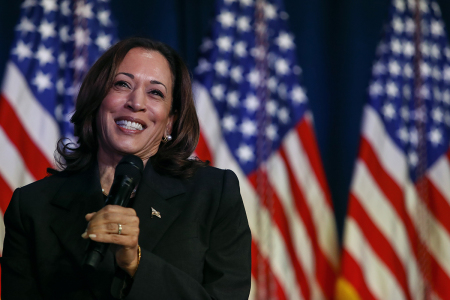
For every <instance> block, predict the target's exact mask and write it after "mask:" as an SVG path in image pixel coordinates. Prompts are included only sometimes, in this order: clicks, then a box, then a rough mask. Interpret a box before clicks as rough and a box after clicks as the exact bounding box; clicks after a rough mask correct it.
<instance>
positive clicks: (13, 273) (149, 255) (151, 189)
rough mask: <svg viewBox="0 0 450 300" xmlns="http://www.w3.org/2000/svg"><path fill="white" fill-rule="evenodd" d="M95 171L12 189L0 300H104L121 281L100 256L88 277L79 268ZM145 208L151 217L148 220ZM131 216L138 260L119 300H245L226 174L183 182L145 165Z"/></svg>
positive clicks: (239, 230) (246, 232)
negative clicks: (134, 218)
mask: <svg viewBox="0 0 450 300" xmlns="http://www.w3.org/2000/svg"><path fill="white" fill-rule="evenodd" d="M103 202H104V198H103V196H102V192H101V186H100V180H99V173H98V166H97V165H96V164H94V165H93V166H92V167H91V168H90V169H88V170H87V171H84V172H81V173H78V174H75V175H69V174H65V173H61V174H57V175H52V176H50V177H47V178H44V179H42V180H39V181H37V182H35V183H32V184H30V185H27V186H25V187H22V188H18V189H16V191H15V192H14V195H13V197H12V200H11V203H10V204H9V207H8V209H7V210H6V213H5V216H4V220H5V226H6V236H5V241H4V250H3V258H2V276H1V277H2V289H1V290H2V296H1V298H2V300H9V299H113V298H114V297H113V296H112V295H111V294H114V295H115V296H117V295H118V294H120V292H123V287H124V286H126V284H125V283H126V282H127V280H129V278H128V279H127V278H125V277H123V276H122V275H123V273H124V272H120V270H118V268H117V269H116V267H115V262H114V255H113V254H112V252H110V251H108V254H107V256H106V257H105V259H104V261H103V262H102V263H101V264H100V266H99V268H98V270H97V271H95V272H89V273H88V272H85V271H83V270H82V268H81V263H82V260H83V257H84V253H85V249H86V247H87V244H88V241H87V240H84V239H83V238H81V234H82V233H83V232H84V230H85V229H86V226H87V222H86V221H85V218H84V216H85V215H86V214H87V213H90V212H95V211H98V210H99V209H100V208H101V207H103ZM152 207H153V208H154V209H155V210H157V211H159V212H160V214H161V218H157V217H155V216H153V217H152V214H151V212H152ZM133 208H134V209H135V210H136V212H137V215H138V217H139V219H140V225H139V227H140V235H139V245H140V246H141V248H142V257H141V261H140V264H139V268H138V270H137V272H136V274H135V276H134V278H133V280H132V284H131V289H130V290H129V292H128V296H127V297H126V299H233V300H234V299H247V298H248V295H249V292H250V273H251V254H250V252H251V234H250V229H249V226H248V222H247V217H246V214H245V210H244V205H243V202H242V199H241V195H240V192H239V183H238V180H237V177H236V175H235V174H234V173H233V172H231V171H229V170H219V169H216V168H212V167H204V168H200V169H199V170H198V171H196V173H195V175H194V176H193V177H192V178H190V179H176V178H172V177H168V176H162V175H160V174H158V173H157V172H155V171H154V170H153V168H152V166H151V163H150V162H149V163H148V164H147V167H146V168H145V170H144V176H143V178H142V180H141V183H140V184H139V187H138V190H137V193H136V197H135V200H134V202H133Z"/></svg>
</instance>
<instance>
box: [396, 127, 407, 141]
mask: <svg viewBox="0 0 450 300" xmlns="http://www.w3.org/2000/svg"><path fill="white" fill-rule="evenodd" d="M397 136H398V138H399V139H400V140H401V141H402V142H403V143H407V142H408V140H409V133H408V130H407V129H406V128H405V127H403V126H402V127H400V128H399V129H398V131H397Z"/></svg>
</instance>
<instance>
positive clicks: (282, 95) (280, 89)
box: [277, 83, 287, 100]
mask: <svg viewBox="0 0 450 300" xmlns="http://www.w3.org/2000/svg"><path fill="white" fill-rule="evenodd" d="M277 90H278V96H279V97H280V98H281V99H283V100H286V96H287V88H286V85H285V84H284V83H281V84H280V85H279V86H278V89H277Z"/></svg>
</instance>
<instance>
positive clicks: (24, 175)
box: [0, 126, 35, 191]
mask: <svg viewBox="0 0 450 300" xmlns="http://www.w3.org/2000/svg"><path fill="white" fill-rule="evenodd" d="M0 145H1V149H2V152H1V155H0V176H1V177H3V179H4V180H5V182H6V183H7V184H8V185H9V187H10V188H11V190H13V191H14V190H15V189H16V188H18V187H21V186H24V185H25V184H28V183H31V182H33V181H35V179H34V177H33V176H32V175H31V173H30V172H29V171H28V170H27V168H26V166H25V164H24V162H23V160H22V157H21V156H20V154H19V152H18V151H17V149H16V147H15V146H14V144H13V143H12V142H11V141H10V140H9V139H8V137H7V136H6V134H5V132H4V131H3V128H2V127H1V126H0Z"/></svg>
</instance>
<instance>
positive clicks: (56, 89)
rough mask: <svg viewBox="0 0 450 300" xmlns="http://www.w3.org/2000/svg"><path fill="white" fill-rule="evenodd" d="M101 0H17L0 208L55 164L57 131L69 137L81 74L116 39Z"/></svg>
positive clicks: (2, 109)
mask: <svg viewBox="0 0 450 300" xmlns="http://www.w3.org/2000/svg"><path fill="white" fill-rule="evenodd" d="M108 2H109V1H105V0H103V1H101V0H99V1H96V0H70V1H69V0H58V1H57V0H40V1H36V0H26V1H24V2H23V4H22V6H21V13H20V19H19V23H18V25H17V26H16V28H15V38H14V42H13V45H12V48H11V54H10V57H9V61H8V63H7V66H6V70H5V75H4V81H3V85H2V90H1V94H0V153H1V155H0V209H1V211H2V214H3V212H4V211H5V210H6V207H7V206H8V203H9V200H10V199H11V196H12V192H13V190H14V189H15V188H17V187H20V186H23V185H25V184H27V183H30V182H33V181H35V180H37V179H41V178H43V177H44V176H45V175H46V169H47V167H51V166H53V165H54V159H53V154H54V151H55V148H56V143H57V141H58V139H59V138H60V137H62V136H65V137H69V138H71V137H72V135H73V128H72V124H71V123H70V122H69V120H70V117H71V114H72V113H73V109H74V100H75V98H76V95H77V91H78V89H79V86H80V84H81V80H82V78H83V76H84V75H85V73H86V72H87V70H88V69H89V67H90V65H92V64H93V63H94V62H95V60H96V59H97V58H98V57H99V56H100V54H101V53H102V52H103V51H105V50H106V49H107V48H109V47H110V46H111V44H112V43H113V42H115V40H116V34H115V27H114V24H113V22H112V21H111V11H110V8H109V3H108ZM72 140H74V139H73V138H72ZM2 214H0V218H1V215H2ZM3 236H4V225H3V221H1V222H0V238H1V241H3ZM1 249H2V248H1V243H0V251H1Z"/></svg>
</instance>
